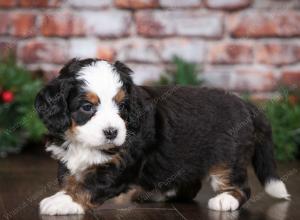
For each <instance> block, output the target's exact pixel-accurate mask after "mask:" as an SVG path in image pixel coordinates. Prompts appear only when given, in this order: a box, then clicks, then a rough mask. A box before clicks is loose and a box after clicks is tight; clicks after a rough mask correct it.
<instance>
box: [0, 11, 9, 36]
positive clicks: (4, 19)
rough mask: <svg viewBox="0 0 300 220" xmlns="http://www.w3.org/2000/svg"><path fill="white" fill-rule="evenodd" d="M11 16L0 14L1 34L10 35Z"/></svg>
mask: <svg viewBox="0 0 300 220" xmlns="http://www.w3.org/2000/svg"><path fill="white" fill-rule="evenodd" d="M10 19H11V18H10V16H9V14H8V13H0V34H8V28H9V26H10V22H11V21H10Z"/></svg>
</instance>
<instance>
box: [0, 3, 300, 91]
mask: <svg viewBox="0 0 300 220" xmlns="http://www.w3.org/2000/svg"><path fill="white" fill-rule="evenodd" d="M299 37H300V1H299V0H253V1H251V0H88V1H82V0H0V49H1V54H3V53H4V54H5V53H6V51H7V50H8V49H12V50H13V51H15V53H16V54H17V57H18V60H19V62H20V63H22V64H24V65H26V66H27V67H28V68H30V69H32V70H37V69H42V70H44V71H45V76H46V78H48V79H50V78H52V77H53V76H54V74H56V73H57V71H58V70H59V68H60V67H61V66H62V64H64V63H65V62H66V61H67V60H68V59H70V58H72V57H99V58H103V59H108V60H115V59H119V60H121V61H123V62H125V63H127V64H128V65H129V66H130V67H131V68H132V69H133V70H134V71H135V75H134V79H135V81H136V82H137V83H143V82H145V81H148V80H153V79H157V78H158V77H159V74H160V73H161V72H163V71H164V68H165V67H166V66H168V65H169V63H170V60H171V59H172V56H173V55H178V56H180V57H182V58H184V59H186V60H187V61H190V62H196V63H199V64H200V66H201V67H202V70H203V77H204V78H205V80H206V83H207V84H209V85H213V86H217V87H223V88H226V89H230V90H250V91H256V92H260V93H268V92H270V91H273V90H274V89H276V87H277V85H278V83H279V82H282V81H283V82H285V83H287V84H298V85H299V84H300V38H299Z"/></svg>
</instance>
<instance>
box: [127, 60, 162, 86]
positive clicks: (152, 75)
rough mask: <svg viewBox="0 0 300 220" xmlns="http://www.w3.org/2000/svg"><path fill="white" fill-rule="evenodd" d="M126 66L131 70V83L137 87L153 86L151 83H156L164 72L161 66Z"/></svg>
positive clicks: (132, 64)
mask: <svg viewBox="0 0 300 220" xmlns="http://www.w3.org/2000/svg"><path fill="white" fill-rule="evenodd" d="M126 64H127V65H128V66H129V67H130V69H132V70H133V72H134V74H132V77H133V81H134V82H135V83H136V84H138V85H153V82H157V81H158V80H159V78H160V75H161V73H163V72H164V71H165V69H164V68H163V66H161V65H157V64H155V65H154V64H136V63H126Z"/></svg>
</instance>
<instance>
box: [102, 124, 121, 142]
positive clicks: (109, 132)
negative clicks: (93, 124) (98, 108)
mask: <svg viewBox="0 0 300 220" xmlns="http://www.w3.org/2000/svg"><path fill="white" fill-rule="evenodd" d="M103 133H104V135H105V137H106V138H107V139H108V140H113V139H115V138H116V137H117V135H118V130H117V129H115V128H112V127H109V128H107V129H105V130H103Z"/></svg>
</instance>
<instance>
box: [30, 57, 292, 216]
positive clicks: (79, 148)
mask: <svg viewBox="0 0 300 220" xmlns="http://www.w3.org/2000/svg"><path fill="white" fill-rule="evenodd" d="M130 73H131V70H130V69H129V68H128V67H127V66H125V65H124V64H122V63H120V62H116V63H115V64H110V63H108V62H106V61H103V60H97V59H85V60H79V59H73V60H71V61H70V62H69V63H68V64H67V65H66V66H65V67H64V68H63V69H62V70H61V71H60V76H59V77H58V78H56V79H54V80H53V81H52V82H50V83H49V84H48V85H47V86H46V87H45V88H44V89H42V91H41V92H40V93H39V94H38V95H37V98H36V102H35V107H36V109H37V112H38V114H39V116H40V117H41V119H42V120H43V122H44V123H45V125H46V126H47V128H48V130H49V134H50V136H51V139H50V141H49V143H48V145H47V151H49V152H51V153H52V156H53V157H54V158H56V159H58V160H59V161H60V167H59V175H58V176H59V181H60V183H61V184H62V185H64V183H65V178H66V176H75V177H76V179H77V180H78V182H80V183H82V187H83V190H84V191H85V192H86V193H88V194H89V195H91V199H90V202H91V203H93V204H101V203H102V202H104V201H105V200H107V199H109V198H112V197H115V196H117V195H119V194H120V193H123V192H126V191H127V190H128V189H129V188H130V186H132V185H138V186H140V187H141V188H142V191H143V192H140V194H139V195H138V196H137V199H138V200H156V201H169V200H190V199H193V198H194V196H195V195H196V194H197V192H198V191H199V190H200V188H201V181H202V180H203V179H204V178H206V177H207V176H208V177H210V178H211V184H212V187H213V189H214V190H215V191H216V193H217V195H216V196H215V197H213V198H211V199H210V200H209V202H208V207H209V208H210V209H214V210H220V211H229V210H236V209H238V208H239V207H240V206H241V205H242V204H243V203H244V202H246V201H247V200H248V199H249V197H250V189H249V186H248V184H247V166H248V165H249V164H251V163H252V164H253V166H254V169H255V172H256V174H257V176H258V178H259V180H260V182H261V183H262V184H263V185H264V187H265V190H266V192H267V193H268V194H269V195H271V196H273V197H276V198H284V199H288V198H289V194H288V193H287V190H286V188H285V185H284V183H283V182H282V181H281V180H280V179H279V177H278V175H277V173H276V167H275V161H274V157H273V143H272V133H271V128H270V125H269V124H268V122H267V120H266V118H265V116H264V115H263V114H262V113H261V112H260V111H259V110H258V109H257V108H256V107H254V106H253V105H251V104H249V103H247V102H245V101H243V100H241V99H240V98H238V97H237V96H235V95H232V94H229V93H227V92H224V91H221V90H214V89H207V88H196V87H180V86H173V87H172V86H166V87H146V86H136V85H134V83H133V82H132V79H131V76H130ZM120 91H122V92H123V93H124V97H121V98H122V99H121V100H118V101H116V99H115V97H116V95H117V94H118V93H119V92H120ZM91 93H92V94H93V95H94V96H95V95H96V96H97V97H98V99H99V102H97V103H95V102H93V103H91V102H90V100H89V99H87V97H88V95H87V94H91ZM94 98H95V97H94ZM245 122H246V123H245ZM107 129H113V130H114V131H117V135H114V137H113V138H111V136H110V138H107V136H106V134H107V133H105V131H107ZM111 149H113V151H112V152H111V151H110V150H111ZM116 156H118V157H116ZM115 158H118V160H117V161H118V162H116V160H115ZM90 167H93V169H91V170H90V171H89V172H88V173H85V170H87V169H89V168H90ZM143 195H144V196H143ZM145 195H146V196H145ZM74 198H75V197H74V195H71V194H68V192H66V191H64V190H63V189H62V191H60V192H58V193H57V194H55V195H53V196H51V197H48V198H46V199H44V200H43V201H41V203H40V212H41V214H48V215H59V214H61V215H62V214H82V213H84V212H85V210H86V208H85V206H84V204H80V203H79V202H76V201H75V200H74Z"/></svg>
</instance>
